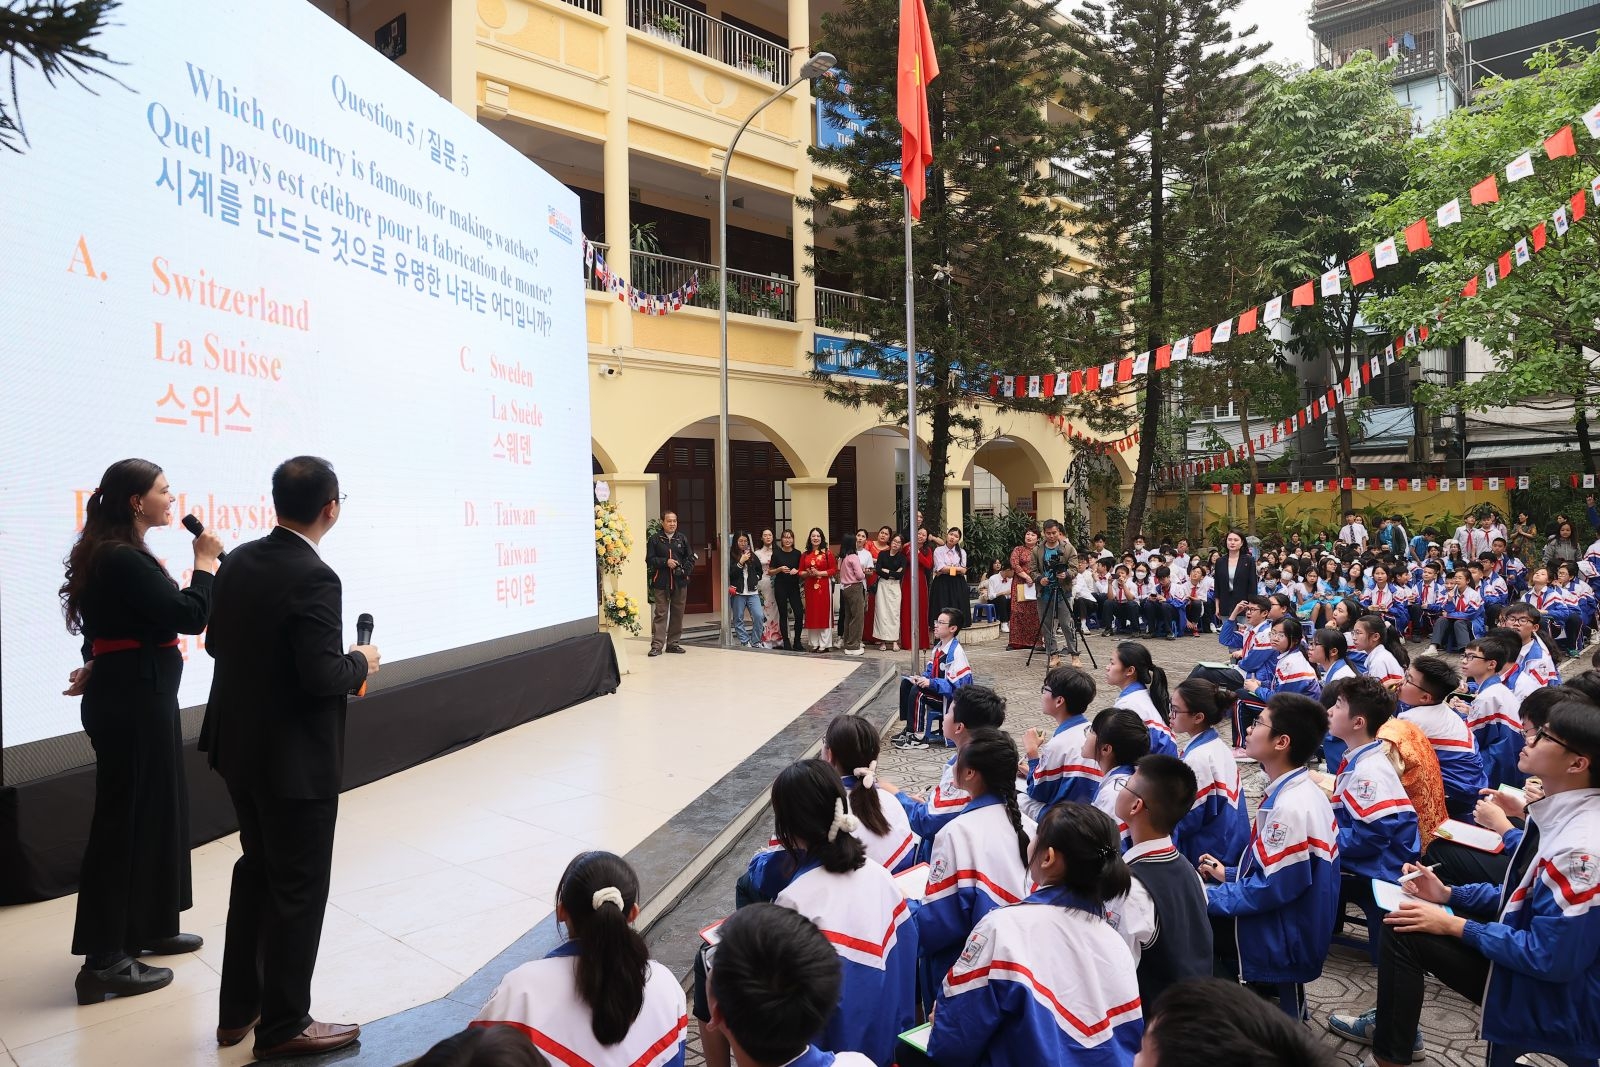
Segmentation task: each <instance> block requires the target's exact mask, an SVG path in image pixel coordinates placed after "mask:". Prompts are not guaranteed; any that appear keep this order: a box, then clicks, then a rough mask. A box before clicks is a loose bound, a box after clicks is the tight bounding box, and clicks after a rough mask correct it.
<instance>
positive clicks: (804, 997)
mask: <svg viewBox="0 0 1600 1067" xmlns="http://www.w3.org/2000/svg"><path fill="white" fill-rule="evenodd" d="M719 932H720V933H721V935H722V940H721V941H719V942H718V943H717V948H716V954H715V956H714V957H713V963H714V966H713V967H711V968H710V973H709V974H708V975H707V980H706V992H707V994H708V996H707V998H706V999H707V1007H708V1008H709V1011H708V1012H707V1014H708V1015H709V1016H710V1019H709V1022H708V1025H707V1028H706V1029H707V1030H709V1032H712V1033H715V1034H717V1035H718V1037H719V1038H720V1042H719V1043H720V1044H721V1045H722V1046H723V1047H725V1048H729V1049H731V1050H732V1053H733V1059H734V1062H736V1063H737V1064H738V1065H739V1067H829V1065H830V1064H832V1065H836V1067H868V1065H869V1064H871V1063H872V1061H871V1060H869V1059H868V1058H867V1057H865V1056H863V1055H861V1054H859V1053H855V1052H840V1053H832V1052H824V1051H822V1050H821V1049H818V1048H817V1047H816V1046H815V1045H813V1044H811V1041H812V1039H813V1038H814V1037H816V1035H817V1034H818V1032H820V1031H821V1029H822V1027H823V1024H824V1023H826V1022H827V1021H828V1019H829V1018H830V1017H831V1016H832V1015H833V1014H834V1012H835V1010H836V1009H837V1008H838V1005H839V990H840V988H841V986H842V984H843V983H842V980H841V977H840V973H839V957H838V955H837V954H836V953H835V952H834V950H833V946H832V945H830V944H828V939H827V938H826V937H825V936H824V935H823V933H822V931H820V930H818V929H817V928H816V927H815V926H814V925H812V924H811V922H810V921H808V920H807V919H806V918H805V917H804V916H802V915H799V914H797V913H796V912H793V911H791V910H789V909H788V908H780V907H777V906H776V905H773V904H752V905H751V906H750V907H748V908H741V909H739V910H738V911H736V912H734V913H733V915H732V916H730V917H729V919H728V921H727V922H725V923H723V924H722V927H721V929H720V931H719Z"/></svg>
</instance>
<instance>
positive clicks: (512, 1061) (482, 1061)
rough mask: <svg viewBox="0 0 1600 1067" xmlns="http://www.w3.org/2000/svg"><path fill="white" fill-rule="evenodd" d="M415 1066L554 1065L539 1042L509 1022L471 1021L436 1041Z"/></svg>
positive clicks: (486, 1066)
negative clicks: (471, 1023) (479, 1023)
mask: <svg viewBox="0 0 1600 1067" xmlns="http://www.w3.org/2000/svg"><path fill="white" fill-rule="evenodd" d="M412 1067H550V1061H549V1060H547V1059H545V1058H544V1053H542V1052H540V1051H539V1046H537V1045H535V1044H534V1043H533V1042H532V1041H529V1040H528V1035H527V1034H525V1033H523V1032H522V1031H521V1030H519V1029H517V1028H516V1027H514V1026H512V1025H510V1024H509V1023H485V1024H483V1025H469V1026H468V1027H467V1028H466V1029H465V1030H462V1031H460V1032H459V1033H454V1034H451V1035H450V1036H449V1037H447V1038H445V1039H444V1040H443V1041H440V1042H439V1043H438V1044H436V1045H434V1046H433V1047H432V1048H430V1049H429V1050H428V1051H427V1052H424V1053H423V1054H422V1056H421V1058H419V1059H417V1060H416V1061H415V1062H414V1063H413V1064H412Z"/></svg>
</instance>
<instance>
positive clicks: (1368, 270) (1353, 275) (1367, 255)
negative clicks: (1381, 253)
mask: <svg viewBox="0 0 1600 1067" xmlns="http://www.w3.org/2000/svg"><path fill="white" fill-rule="evenodd" d="M1372 279H1373V272H1372V253H1371V252H1363V253H1361V254H1360V255H1359V256H1357V257H1356V258H1355V259H1352V260H1351V261H1350V284H1351V285H1365V284H1367V283H1368V282H1370V281H1371V280H1372Z"/></svg>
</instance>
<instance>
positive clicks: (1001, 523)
mask: <svg viewBox="0 0 1600 1067" xmlns="http://www.w3.org/2000/svg"><path fill="white" fill-rule="evenodd" d="M1032 523H1033V517H1032V516H1030V515H1028V514H1026V513H1024V512H1021V511H1012V512H1009V513H1007V514H1005V515H989V514H984V513H983V512H976V513H974V514H971V515H968V516H967V525H966V527H965V528H964V529H963V530H962V531H961V543H962V545H963V546H964V547H965V548H966V550H967V576H968V577H969V578H971V579H973V580H981V579H983V578H985V577H987V576H988V574H989V564H991V563H993V562H994V561H995V560H997V559H1009V558H1011V550H1012V549H1013V548H1016V547H1017V546H1018V545H1020V544H1022V533H1023V531H1024V530H1026V529H1027V528H1028V527H1029V525H1031V524H1032Z"/></svg>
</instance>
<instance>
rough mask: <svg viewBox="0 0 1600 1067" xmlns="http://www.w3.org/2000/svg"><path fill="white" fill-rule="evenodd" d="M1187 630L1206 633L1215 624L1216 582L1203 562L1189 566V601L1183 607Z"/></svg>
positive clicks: (1197, 634) (1193, 632) (1198, 633)
mask: <svg viewBox="0 0 1600 1067" xmlns="http://www.w3.org/2000/svg"><path fill="white" fill-rule="evenodd" d="M1184 614H1185V616H1186V617H1187V618H1188V623H1189V632H1190V633H1191V634H1194V635H1196V636H1199V635H1200V634H1208V633H1210V632H1211V631H1212V629H1213V628H1214V627H1215V626H1216V625H1217V584H1216V579H1214V578H1212V577H1211V575H1210V573H1209V572H1208V571H1207V569H1206V565H1205V564H1204V563H1195V564H1192V565H1191V566H1190V567H1189V603H1188V605H1187V606H1186V607H1185V608H1184Z"/></svg>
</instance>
